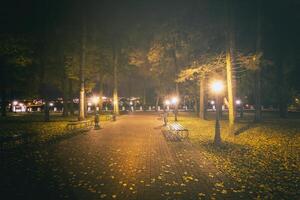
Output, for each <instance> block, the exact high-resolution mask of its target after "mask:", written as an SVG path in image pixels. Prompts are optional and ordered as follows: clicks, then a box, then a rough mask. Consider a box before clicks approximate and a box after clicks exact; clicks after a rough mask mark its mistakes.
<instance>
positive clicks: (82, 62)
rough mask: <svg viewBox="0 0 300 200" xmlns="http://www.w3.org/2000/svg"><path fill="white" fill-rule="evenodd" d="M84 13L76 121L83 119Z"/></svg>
mask: <svg viewBox="0 0 300 200" xmlns="http://www.w3.org/2000/svg"><path fill="white" fill-rule="evenodd" d="M84 14H85V13H83V20H82V36H81V37H82V38H81V39H82V41H81V63H80V69H79V73H80V74H79V76H80V94H79V116H78V120H80V121H81V120H84V119H85V86H84V67H85V64H86V24H85V22H86V21H85V16H84Z"/></svg>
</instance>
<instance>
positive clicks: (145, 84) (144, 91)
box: [143, 79, 147, 106]
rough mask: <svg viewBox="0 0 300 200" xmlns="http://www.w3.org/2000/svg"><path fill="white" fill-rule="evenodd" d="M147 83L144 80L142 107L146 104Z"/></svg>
mask: <svg viewBox="0 0 300 200" xmlns="http://www.w3.org/2000/svg"><path fill="white" fill-rule="evenodd" d="M146 93H147V82H146V79H145V80H144V86H143V96H144V97H143V104H144V106H145V105H146V104H147V96H146V95H147V94H146Z"/></svg>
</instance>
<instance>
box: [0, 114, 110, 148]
mask: <svg viewBox="0 0 300 200" xmlns="http://www.w3.org/2000/svg"><path fill="white" fill-rule="evenodd" d="M50 119H51V120H50V122H44V121H43V115H42V114H41V113H35V114H11V115H9V116H7V117H0V136H10V135H17V134H23V135H26V134H27V135H31V136H32V140H31V142H45V141H48V140H51V139H54V138H59V137H61V136H64V135H66V134H70V131H69V130H68V129H67V124H68V123H69V122H70V121H76V120H77V117H76V116H69V117H63V116H61V114H52V115H51V117H50ZM88 119H89V120H93V116H89V117H88ZM108 119H109V118H107V117H106V116H104V115H102V116H100V121H101V122H104V121H107V120H108ZM9 145H11V144H9Z"/></svg>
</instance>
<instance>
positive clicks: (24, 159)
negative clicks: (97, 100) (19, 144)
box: [0, 114, 239, 200]
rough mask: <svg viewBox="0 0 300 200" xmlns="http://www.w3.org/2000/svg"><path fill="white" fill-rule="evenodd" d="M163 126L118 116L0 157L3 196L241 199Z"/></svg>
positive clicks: (148, 117)
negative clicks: (101, 124) (98, 126)
mask: <svg viewBox="0 0 300 200" xmlns="http://www.w3.org/2000/svg"><path fill="white" fill-rule="evenodd" d="M161 127H162V122H161V121H159V120H157V115H151V114H147V115H146V114H138V115H128V116H122V117H120V118H119V119H118V121H116V122H111V123H108V124H105V126H104V128H103V129H101V130H97V131H94V130H92V131H90V132H88V133H86V134H82V135H78V136H75V137H72V138H69V139H66V140H63V141H60V142H58V143H56V144H52V145H46V146H44V147H42V148H39V149H37V150H34V151H31V153H27V154H23V153H21V152H19V153H8V154H7V153H6V154H4V155H1V168H0V169H1V182H0V184H1V185H0V188H1V189H0V190H1V195H2V197H3V195H6V196H7V199H130V200H131V199H232V198H235V199H239V197H238V196H235V195H238V194H237V193H231V192H230V191H232V188H231V189H230V187H231V186H229V182H230V181H227V179H226V178H225V176H224V175H223V174H222V173H220V172H218V171H217V170H216V169H215V167H214V166H213V165H212V164H211V163H210V162H209V161H208V160H207V159H205V157H204V156H203V155H202V154H201V152H199V151H197V150H196V149H195V148H194V147H193V146H192V145H191V144H190V143H189V142H187V141H186V142H174V141H173V142H172V141H166V139H165V137H164V135H163V134H162V132H161ZM24 151H25V150H24ZM27 152H28V151H27Z"/></svg>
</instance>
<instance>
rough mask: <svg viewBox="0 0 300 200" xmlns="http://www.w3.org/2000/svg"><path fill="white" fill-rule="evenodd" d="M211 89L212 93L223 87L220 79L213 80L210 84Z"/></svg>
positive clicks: (219, 90) (220, 90) (218, 91)
mask: <svg viewBox="0 0 300 200" xmlns="http://www.w3.org/2000/svg"><path fill="white" fill-rule="evenodd" d="M211 89H212V91H213V92H214V93H220V92H222V91H223V89H224V84H223V82H222V81H215V82H213V83H212V84H211Z"/></svg>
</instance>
